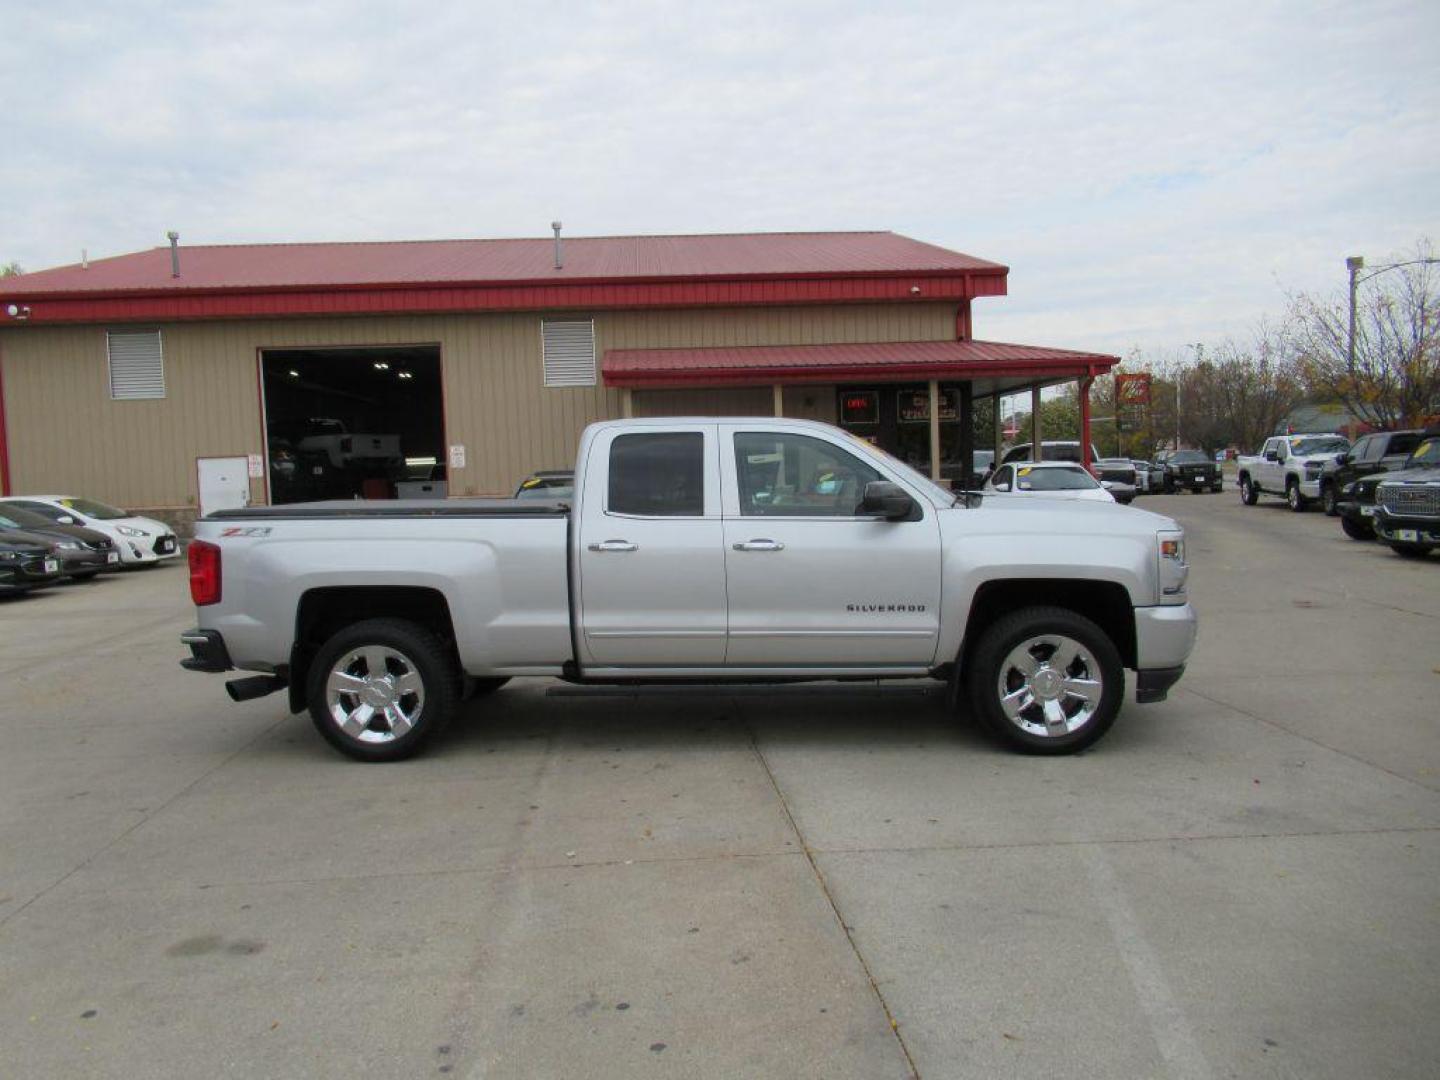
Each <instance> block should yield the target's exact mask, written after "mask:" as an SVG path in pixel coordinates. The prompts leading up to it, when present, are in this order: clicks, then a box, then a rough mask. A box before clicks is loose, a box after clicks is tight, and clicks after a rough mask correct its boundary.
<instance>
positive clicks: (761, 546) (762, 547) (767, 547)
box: [732, 540, 785, 551]
mask: <svg viewBox="0 0 1440 1080" xmlns="http://www.w3.org/2000/svg"><path fill="white" fill-rule="evenodd" d="M732 546H733V547H734V548H735V550H736V551H784V550H785V545H784V544H782V543H780V541H779V540H747V541H745V542H744V543H741V544H734V545H732Z"/></svg>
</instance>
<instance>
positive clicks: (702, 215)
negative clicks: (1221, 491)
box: [0, 0, 1440, 354]
mask: <svg viewBox="0 0 1440 1080" xmlns="http://www.w3.org/2000/svg"><path fill="white" fill-rule="evenodd" d="M0 9H3V10H4V12H5V19H4V25H5V34H4V36H3V38H0V72H3V78H0V85H3V89H0V105H3V115H4V118H5V123H6V127H7V131H6V137H5V139H4V141H3V142H0V196H3V197H0V263H4V262H8V261H9V260H11V259H15V260H18V261H19V262H20V263H21V264H22V265H24V266H25V267H26V268H27V269H40V268H43V267H46V266H53V265H57V264H61V263H69V262H74V261H76V260H77V259H78V258H79V253H80V250H81V248H87V249H88V250H89V253H90V255H91V257H92V258H96V257H100V256H103V255H109V254H117V253H120V252H125V251H133V250H137V249H140V248H145V247H152V246H155V245H157V244H163V243H164V242H165V241H164V233H165V230H166V229H169V228H175V229H178V230H179V231H180V232H181V234H182V242H184V243H236V242H256V241H296V240H360V239H422V238H435V237H453V236H470V237H484V236H536V235H544V234H546V233H547V231H548V225H549V222H550V221H551V220H552V219H553V218H556V217H559V218H561V219H563V220H564V222H565V227H566V232H567V233H569V234H572V235H586V234H589V235H600V234H615V233H666V232H731V231H750V230H806V229H894V230H896V231H897V232H902V233H905V234H907V235H910V236H914V237H918V238H920V239H923V240H927V241H931V242H933V243H937V244H940V245H942V246H945V247H950V248H954V249H956V250H959V251H964V252H968V253H970V254H973V255H978V256H981V257H983V258H988V259H994V260H997V261H1000V262H1005V263H1008V264H1009V265H1010V267H1011V275H1010V292H1011V295H1010V296H1009V297H1008V298H1004V299H993V300H985V301H981V302H980V303H979V304H978V305H977V310H976V326H977V332H978V336H981V337H986V338H991V339H997V340H1009V341H1025V342H1031V343H1036V344H1050V345H1062V346H1070V347H1077V348H1089V349H1099V350H1104V351H1111V352H1120V353H1124V352H1126V351H1128V350H1129V349H1130V348H1132V347H1136V346H1140V347H1144V348H1146V349H1147V350H1155V351H1159V352H1165V351H1170V352H1173V353H1176V354H1179V353H1180V352H1181V350H1182V349H1183V346H1184V345H1185V344H1186V343H1191V342H1197V341H1203V342H1212V341H1217V340H1218V339H1220V338H1221V337H1223V336H1224V335H1226V334H1243V333H1244V332H1245V331H1246V329H1247V328H1248V327H1249V326H1251V325H1252V324H1253V323H1254V322H1255V320H1256V319H1258V318H1259V317H1261V316H1263V315H1265V314H1267V313H1269V314H1277V313H1279V312H1280V311H1282V310H1283V308H1284V306H1285V298H1286V294H1287V291H1293V290H1310V291H1328V290H1338V289H1341V288H1342V287H1343V284H1344V277H1345V270H1344V257H1345V256H1346V255H1348V254H1364V255H1366V256H1367V257H1368V258H1369V259H1370V260H1371V261H1372V262H1374V261H1380V260H1383V259H1384V258H1385V257H1386V256H1394V255H1396V254H1397V253H1402V252H1403V251H1404V250H1405V249H1407V248H1410V247H1412V246H1413V244H1414V243H1415V241H1416V240H1417V239H1418V238H1420V237H1422V236H1430V237H1433V238H1435V239H1437V240H1440V74H1437V67H1436V42H1437V40H1440V4H1437V3H1435V2H1434V0H1412V2H1401V3H1388V2H1375V0H1366V2H1360V3H1357V2H1355V0H1349V2H1346V3H1334V4H1331V3H1323V2H1319V0H1307V2H1293V3H1266V2H1263V0H1249V2H1246V3H1238V4H1231V3H1220V2H1206V3H1194V2H1191V3H1183V4H1182V3H1169V4H1167V3H1163V2H1162V3H1156V2H1154V0H1151V2H1147V3H1133V4H1132V3H1104V2H1102V3H1092V4H1077V3H1073V2H1064V3H1023V2H1011V3H1008V4H997V3H994V2H993V0H991V2H985V3H961V2H954V0H952V2H948V3H903V2H890V3H879V2H874V3H868V4H853V3H817V2H806V0H795V2H783V0H769V2H763V3H724V2H719V0H717V2H707V3H699V2H691V3H590V4H580V3H568V2H556V0H550V2H537V0H529V2H524V3H515V2H511V3H505V4H490V3H480V2H474V0H472V2H466V3H445V2H440V0H430V2H427V3H426V4H423V5H419V4H400V3H380V2H377V3H365V2H362V0H344V2H342V0H320V2H310V3H304V4H300V3H295V2H293V0H284V2H269V0H247V2H245V3H204V2H198V0H197V2H191V3H187V4H184V5H180V4H174V3H163V4H162V3H146V2H142V0H130V2H128V3H125V4H109V5H102V4H96V3H94V2H86V3H68V2H63V0H62V2H54V3H47V4H26V5H20V4H18V3H12V2H10V0H5V2H4V3H3V5H0Z"/></svg>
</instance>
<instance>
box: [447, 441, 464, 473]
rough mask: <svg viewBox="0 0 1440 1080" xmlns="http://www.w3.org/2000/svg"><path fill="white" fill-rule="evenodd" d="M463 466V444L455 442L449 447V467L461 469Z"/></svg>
mask: <svg viewBox="0 0 1440 1080" xmlns="http://www.w3.org/2000/svg"><path fill="white" fill-rule="evenodd" d="M464 467H465V446H464V444H463V443H457V444H456V445H454V446H452V447H450V468H452V469H463V468H464Z"/></svg>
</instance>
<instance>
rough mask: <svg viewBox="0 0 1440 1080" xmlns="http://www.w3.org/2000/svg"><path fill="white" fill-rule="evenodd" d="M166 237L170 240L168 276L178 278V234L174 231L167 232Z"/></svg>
mask: <svg viewBox="0 0 1440 1080" xmlns="http://www.w3.org/2000/svg"><path fill="white" fill-rule="evenodd" d="M165 235H166V237H167V238H169V240H170V276H171V277H179V276H180V234H179V233H178V232H176V231H175V230H174V229H171V230H170V231H169V232H167V233H166V234H165Z"/></svg>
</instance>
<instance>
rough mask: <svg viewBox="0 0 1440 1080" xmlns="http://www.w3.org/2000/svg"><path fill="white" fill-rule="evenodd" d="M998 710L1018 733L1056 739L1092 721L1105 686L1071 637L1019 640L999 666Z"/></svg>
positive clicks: (1090, 658) (1091, 661) (1082, 648)
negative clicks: (999, 709)
mask: <svg viewBox="0 0 1440 1080" xmlns="http://www.w3.org/2000/svg"><path fill="white" fill-rule="evenodd" d="M996 689H997V691H998V692H999V695H1000V708H1001V709H1002V710H1003V711H1004V713H1005V716H1006V717H1007V718H1008V719H1009V720H1010V722H1011V723H1012V724H1014V725H1015V726H1016V727H1017V728H1019V729H1020V730H1021V731H1025V732H1028V733H1029V734H1031V735H1039V736H1042V737H1047V738H1059V737H1061V736H1064V735H1069V734H1070V733H1072V732H1075V731H1079V730H1080V729H1081V728H1083V727H1084V726H1085V725H1086V724H1088V723H1089V722H1090V720H1091V719H1092V718H1093V717H1094V716H1095V713H1096V710H1098V709H1099V708H1100V699H1101V697H1102V696H1103V695H1104V692H1105V684H1104V681H1103V676H1102V674H1101V670H1100V665H1099V663H1097V662H1096V660H1095V657H1094V656H1093V655H1091V653H1090V650H1088V649H1087V648H1085V646H1084V645H1081V644H1080V643H1079V642H1078V641H1076V640H1075V639H1074V638H1069V637H1065V636H1064V635H1062V634H1043V635H1041V636H1039V637H1032V638H1029V639H1027V640H1025V641H1022V642H1021V643H1020V644H1019V645H1016V646H1015V647H1014V648H1013V649H1011V650H1010V652H1009V654H1008V655H1007V656H1006V657H1005V662H1004V663H1003V664H1001V665H1000V677H999V679H998V681H997V685H996Z"/></svg>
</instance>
